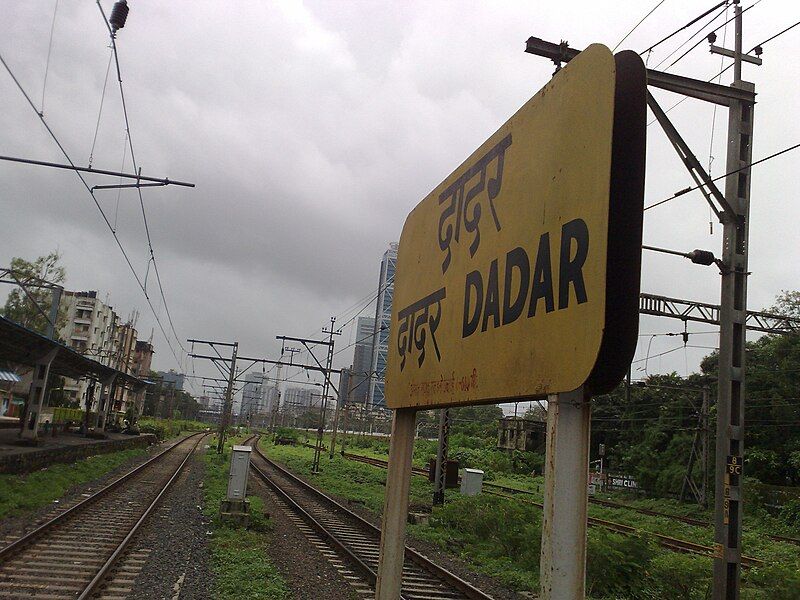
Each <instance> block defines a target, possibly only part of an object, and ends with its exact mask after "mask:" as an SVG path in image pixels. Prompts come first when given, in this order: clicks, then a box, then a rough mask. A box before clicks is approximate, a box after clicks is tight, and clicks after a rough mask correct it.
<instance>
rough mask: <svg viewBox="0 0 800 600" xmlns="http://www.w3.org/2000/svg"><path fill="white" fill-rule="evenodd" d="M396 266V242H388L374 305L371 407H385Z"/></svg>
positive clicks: (369, 400)
mask: <svg viewBox="0 0 800 600" xmlns="http://www.w3.org/2000/svg"><path fill="white" fill-rule="evenodd" d="M396 266H397V244H396V243H391V244H389V249H388V250H387V251H386V252H384V253H383V258H382V259H381V274H380V278H379V279H378V298H377V300H378V301H377V305H376V307H375V331H374V334H375V335H374V336H373V338H372V339H373V343H372V370H371V374H370V376H371V378H372V379H371V381H370V386H369V399H368V404H369V406H370V407H372V408H386V398H385V397H384V395H383V386H384V374H385V373H386V358H387V353H388V350H389V326H390V325H391V323H392V300H393V299H394V272H395V267H396Z"/></svg>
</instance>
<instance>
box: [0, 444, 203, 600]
mask: <svg viewBox="0 0 800 600" xmlns="http://www.w3.org/2000/svg"><path fill="white" fill-rule="evenodd" d="M205 435H206V434H204V433H196V434H192V435H190V436H188V437H186V438H184V439H183V440H181V441H179V442H177V443H176V444H173V445H172V446H170V447H169V448H167V449H166V450H164V451H162V452H160V453H159V454H157V455H156V456H154V457H152V458H151V459H149V460H148V461H147V462H144V463H142V464H141V465H139V466H138V467H136V468H135V469H133V470H131V471H129V472H128V473H126V474H125V475H123V476H122V477H120V478H118V479H116V480H115V481H113V482H112V483H110V484H109V485H107V486H105V487H104V488H102V489H100V490H98V491H97V492H95V493H94V494H92V495H91V496H89V497H88V498H86V499H85V500H82V501H81V502H79V503H78V504H76V505H74V506H72V507H71V508H68V509H66V510H64V511H62V512H60V513H59V514H57V515H56V516H55V517H53V518H52V519H50V520H49V521H46V522H45V523H44V524H42V525H41V526H39V527H37V528H36V529H35V530H33V531H31V532H30V533H28V534H26V535H25V536H23V537H21V538H19V539H17V540H15V541H14V542H12V543H11V544H9V545H7V546H6V547H4V548H2V549H0V598H3V599H4V600H5V599H8V600H12V599H17V598H19V599H22V598H24V599H26V600H30V599H32V598H37V599H47V600H60V599H66V598H69V599H72V600H76V599H77V600H86V599H88V598H99V597H102V598H106V599H113V598H123V597H125V596H126V594H127V592H128V591H130V587H131V584H132V582H133V578H134V577H135V576H136V575H137V572H133V573H130V574H127V575H126V573H124V572H119V570H118V566H117V565H118V563H119V561H120V559H122V558H123V556H124V555H125V554H126V552H125V550H126V548H127V546H128V544H129V542H130V541H131V540H132V539H133V537H134V535H135V533H136V531H137V530H138V529H139V527H140V526H141V525H142V524H143V523H144V521H145V520H146V519H147V517H148V516H149V515H150V514H151V512H152V511H153V510H154V508H155V507H156V504H157V503H158V501H159V500H160V499H161V497H162V496H163V495H164V493H165V492H166V491H167V489H168V488H169V487H170V485H171V484H172V483H173V482H174V481H175V480H176V479H177V478H178V476H179V475H180V473H181V471H182V470H183V467H184V465H185V464H186V462H187V461H188V460H189V458H190V457H191V455H192V453H193V452H194V450H195V448H197V446H198V445H199V443H200V442H201V441H202V439H203V438H204V437H205ZM139 562H141V561H139ZM112 578H113V582H112V581H110V580H111V579H112Z"/></svg>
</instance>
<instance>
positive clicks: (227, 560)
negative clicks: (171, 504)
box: [203, 437, 289, 600]
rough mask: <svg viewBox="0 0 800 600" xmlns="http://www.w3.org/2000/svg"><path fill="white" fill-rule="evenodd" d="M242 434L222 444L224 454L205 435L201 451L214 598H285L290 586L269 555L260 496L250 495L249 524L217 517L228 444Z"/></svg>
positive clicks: (266, 522)
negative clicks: (240, 525)
mask: <svg viewBox="0 0 800 600" xmlns="http://www.w3.org/2000/svg"><path fill="white" fill-rule="evenodd" d="M243 439H244V438H233V439H231V440H229V441H228V443H227V444H226V445H225V452H224V453H223V454H217V453H216V447H217V444H216V437H213V438H208V440H209V441H208V446H209V447H208V449H207V451H206V453H205V455H204V459H205V463H206V472H205V478H204V480H203V481H204V483H203V487H204V493H205V506H204V507H203V512H204V514H205V515H206V516H207V517H210V518H211V519H212V523H211V530H212V533H213V535H212V536H211V538H210V542H209V543H210V545H211V561H212V565H211V566H212V571H213V572H214V590H213V594H211V596H210V597H212V598H214V599H215V600H241V599H242V598H248V599H252V600H284V599H286V598H288V597H289V589H288V587H287V585H286V582H285V581H284V580H283V578H282V577H281V575H280V573H279V572H278V570H277V569H276V568H275V566H274V565H273V564H272V562H271V561H270V560H269V558H268V554H267V548H268V546H269V532H270V531H271V528H272V526H271V523H270V521H269V519H268V518H267V517H266V516H265V515H264V506H263V501H262V500H261V498H258V497H256V496H249V497H248V498H249V499H250V526H249V527H248V528H247V529H241V528H238V529H237V528H233V527H230V526H228V525H226V524H225V523H222V522H221V521H220V519H219V504H220V501H221V500H222V499H224V498H225V494H226V493H227V488H228V471H229V468H230V456H231V446H232V445H233V444H238V443H241V442H242V440H243Z"/></svg>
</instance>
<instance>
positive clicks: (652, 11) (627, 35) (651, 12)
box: [611, 0, 666, 52]
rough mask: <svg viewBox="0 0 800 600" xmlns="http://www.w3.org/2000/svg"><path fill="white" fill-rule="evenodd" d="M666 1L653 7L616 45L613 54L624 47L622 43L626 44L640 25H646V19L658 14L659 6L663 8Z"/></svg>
mask: <svg viewBox="0 0 800 600" xmlns="http://www.w3.org/2000/svg"><path fill="white" fill-rule="evenodd" d="M665 1H666V0H660V1H659V2H658V3H657V4H656V5H655V6H654V7H653V8H651V9H650V12H648V13H647V14H646V15H645V16H643V17H642V18H641V19H640V20H639V22H638V23H637V24H636V25H634V26H633V29H631V30H630V31H629V32H628V33H626V34H625V37H623V38H622V39H621V40H620V41H619V43H617V45H616V46H614V49H613V50H612V51H611V52H616V51H617V48H619V47H620V46H621V45H622V42H624V41H625V40H627V39H628V37H629V36H630V35H631V34H632V33H633V32H634V31H636V30H637V29H638V28H639V25H641V24H642V23H644V21H645V19H647V17H649V16H650V15H652V14H653V13H654V12H656V9H657V8H658V7H659V6H661V5H662V4H664V2H665Z"/></svg>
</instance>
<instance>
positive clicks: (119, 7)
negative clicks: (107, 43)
mask: <svg viewBox="0 0 800 600" xmlns="http://www.w3.org/2000/svg"><path fill="white" fill-rule="evenodd" d="M129 10H130V8H128V2H127V0H118V1H117V2H115V3H114V8H113V9H111V18H110V19H109V20H108V22H109V23H110V24H111V32H112V33H117V30H118V29H122V28H123V27H125V21H126V20H127V19H128V11H129Z"/></svg>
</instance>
